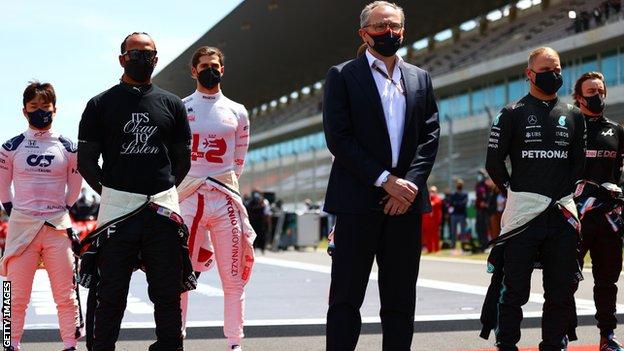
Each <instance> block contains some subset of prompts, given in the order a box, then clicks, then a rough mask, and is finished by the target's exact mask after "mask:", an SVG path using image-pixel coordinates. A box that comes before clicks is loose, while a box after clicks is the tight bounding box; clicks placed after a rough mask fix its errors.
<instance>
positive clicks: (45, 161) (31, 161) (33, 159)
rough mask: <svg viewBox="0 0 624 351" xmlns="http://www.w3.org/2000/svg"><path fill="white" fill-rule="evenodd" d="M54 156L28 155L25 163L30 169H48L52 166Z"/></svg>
mask: <svg viewBox="0 0 624 351" xmlns="http://www.w3.org/2000/svg"><path fill="white" fill-rule="evenodd" d="M53 159H54V155H30V156H28V157H27V158H26V163H28V165H29V166H32V167H37V166H38V167H43V168H46V167H49V166H50V165H51V164H52V160H53Z"/></svg>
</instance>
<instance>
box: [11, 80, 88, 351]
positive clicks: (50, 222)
mask: <svg viewBox="0 0 624 351" xmlns="http://www.w3.org/2000/svg"><path fill="white" fill-rule="evenodd" d="M23 103H24V109H23V113H24V116H25V117H26V118H27V119H28V123H29V128H28V130H27V131H26V132H24V133H22V134H20V135H18V136H16V137H14V138H12V139H10V140H9V141H7V142H5V143H4V144H3V145H2V148H0V201H1V202H2V205H3V207H4V208H5V210H6V211H7V212H8V213H9V215H10V217H9V231H8V234H7V241H6V250H5V253H4V256H3V257H2V260H1V261H0V275H2V276H6V277H7V281H10V282H11V292H12V298H13V300H12V302H11V307H12V311H11V318H10V321H11V346H10V347H8V348H5V350H19V349H20V339H21V337H22V334H23V331H24V317H25V314H26V307H27V306H28V302H29V300H30V293H31V290H32V284H33V279H34V276H35V272H36V270H37V265H38V263H39V259H40V257H41V258H42V259H43V263H44V266H45V269H46V270H47V272H48V276H49V278H50V283H51V286H52V295H53V296H54V302H55V303H56V307H57V310H58V319H59V325H60V332H61V338H62V339H63V344H64V351H69V350H75V349H76V339H77V338H78V337H80V336H81V330H80V324H79V320H80V316H79V313H80V312H79V308H78V300H77V296H76V290H75V283H74V280H73V279H74V271H73V265H74V257H73V252H72V245H71V243H72V242H71V240H70V236H68V232H67V230H66V229H69V228H71V219H70V218H69V213H68V210H67V208H68V207H70V206H72V205H73V204H74V202H76V199H77V198H78V195H79V194H80V189H81V185H82V177H81V176H80V174H79V173H78V170H77V166H76V162H77V159H76V148H75V147H74V144H73V143H72V142H71V141H70V140H69V139H66V138H64V137H62V136H60V135H58V134H55V133H53V132H52V131H51V130H50V128H51V125H52V120H53V119H54V115H55V114H56V96H55V93H54V88H53V87H52V85H50V84H49V83H44V84H42V83H39V82H33V83H31V84H30V85H28V87H27V88H26V90H25V91H24V99H23ZM11 183H12V184H13V189H14V194H12V192H11Z"/></svg>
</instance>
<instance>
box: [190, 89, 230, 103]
mask: <svg viewBox="0 0 624 351" xmlns="http://www.w3.org/2000/svg"><path fill="white" fill-rule="evenodd" d="M193 95H195V96H197V98H198V100H199V101H217V100H219V99H221V98H222V97H223V92H222V91H221V90H219V92H217V93H215V94H205V93H202V92H200V91H199V90H195V92H194V93H193Z"/></svg>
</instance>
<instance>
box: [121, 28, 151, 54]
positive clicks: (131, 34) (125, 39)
mask: <svg viewBox="0 0 624 351" xmlns="http://www.w3.org/2000/svg"><path fill="white" fill-rule="evenodd" d="M141 34H143V35H147V36H148V37H150V38H151V37H152V36H151V35H149V34H147V33H146V32H132V33H130V34H128V35H126V37H125V38H124V40H123V41H122V42H121V54H122V55H123V54H124V53H125V52H126V42H127V41H128V38H130V37H131V36H133V35H141Z"/></svg>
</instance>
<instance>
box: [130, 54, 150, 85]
mask: <svg viewBox="0 0 624 351" xmlns="http://www.w3.org/2000/svg"><path fill="white" fill-rule="evenodd" d="M155 66H156V65H155V63H154V60H153V59H147V58H139V59H137V60H128V61H126V65H125V66H124V73H125V74H126V75H127V76H128V77H130V78H132V80H134V81H136V82H139V83H144V82H147V81H149V80H150V78H151V77H152V72H154V67H155Z"/></svg>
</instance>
